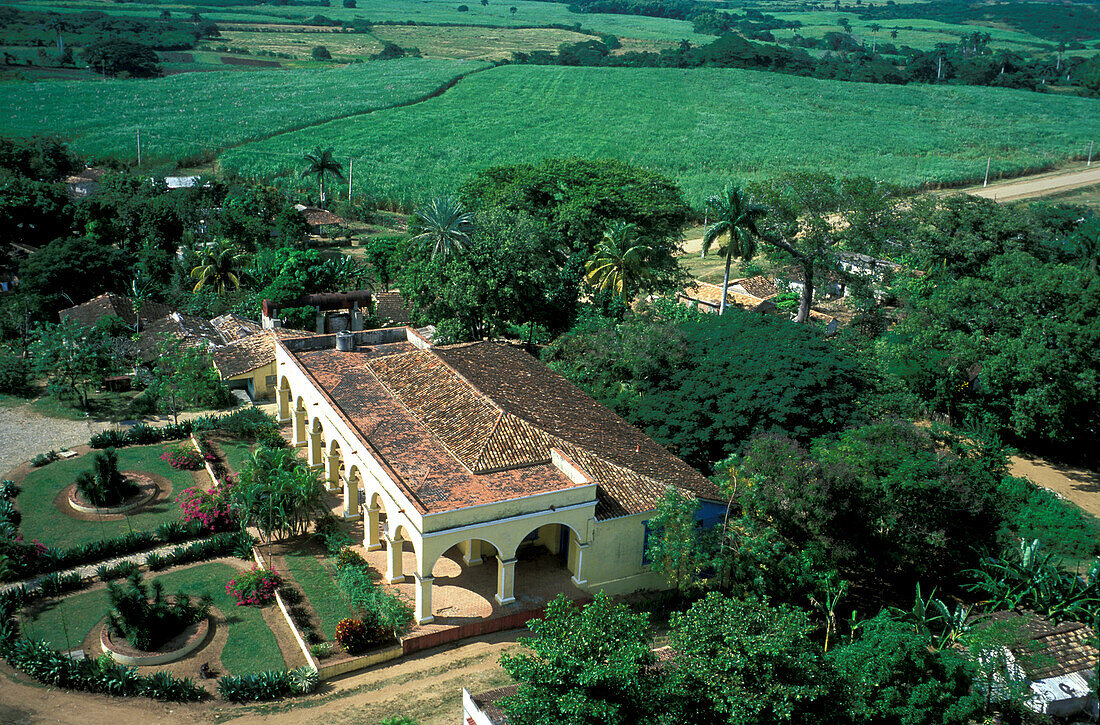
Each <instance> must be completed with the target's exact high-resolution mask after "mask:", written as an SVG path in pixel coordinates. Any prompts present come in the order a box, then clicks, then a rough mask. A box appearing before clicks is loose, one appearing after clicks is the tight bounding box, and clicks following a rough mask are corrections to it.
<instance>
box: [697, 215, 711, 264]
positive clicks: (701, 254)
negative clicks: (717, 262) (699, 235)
mask: <svg viewBox="0 0 1100 725" xmlns="http://www.w3.org/2000/svg"><path fill="white" fill-rule="evenodd" d="M707 211H710V210H709V209H708V210H707ZM706 236H707V212H703V238H704V239H705V238H706ZM706 258H707V248H706V246H705V245H704V244H701V243H700V245H699V259H706Z"/></svg>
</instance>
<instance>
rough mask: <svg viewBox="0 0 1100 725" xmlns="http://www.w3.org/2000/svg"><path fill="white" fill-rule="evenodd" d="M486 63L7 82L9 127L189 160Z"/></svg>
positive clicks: (92, 147) (86, 147)
mask: <svg viewBox="0 0 1100 725" xmlns="http://www.w3.org/2000/svg"><path fill="white" fill-rule="evenodd" d="M483 67H485V65H484V64H481V63H473V62H466V61H459V60H428V59H402V60H393V61H385V62H376V63H359V64H353V65H349V66H343V67H334V68H331V69H327V70H293V71H280V72H275V71H269V72H263V71H260V72H251V71H249V72H234V73H189V74H182V75H175V76H170V77H168V78H161V79H154V80H140V81H135V80H108V81H105V82H100V81H90V80H88V81H43V82H38V83H6V84H0V106H2V107H4V108H6V109H8V110H7V112H5V113H4V114H2V115H0V134H10V135H27V134H32V133H42V132H46V133H56V134H59V135H60V136H62V137H63V138H65V139H68V140H70V141H71V142H72V147H73V149H74V150H75V151H76V152H77V153H79V154H81V155H84V156H88V157H91V158H93V159H94V158H98V157H105V156H113V157H116V158H120V159H123V160H126V161H130V160H133V159H135V158H136V156H137V147H136V135H137V134H136V131H137V129H139V128H140V129H141V138H142V160H143V162H149V161H179V162H184V163H186V162H190V161H194V160H202V159H205V158H210V157H212V156H213V155H214V153H216V152H217V151H220V150H222V149H225V148H227V147H230V146H233V145H234V144H239V143H243V142H245V141H249V140H254V139H260V138H265V137H267V136H270V135H271V134H275V133H279V132H280V131H286V130H289V129H294V128H302V127H303V126H307V125H309V124H312V123H317V122H320V121H325V120H329V119H332V118H341V117H344V116H347V115H349V114H355V113H362V112H364V111H370V110H374V109H378V108H385V107H389V106H393V105H396V104H400V103H408V102H409V101H412V100H415V99H418V98H422V97H424V96H426V95H428V94H430V93H432V92H434V91H436V90H437V89H439V88H440V87H441V86H443V85H445V84H446V83H447V82H449V81H451V80H452V79H454V78H455V77H457V76H459V75H461V74H463V73H467V72H470V71H474V70H477V69H479V68H483Z"/></svg>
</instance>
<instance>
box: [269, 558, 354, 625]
mask: <svg viewBox="0 0 1100 725" xmlns="http://www.w3.org/2000/svg"><path fill="white" fill-rule="evenodd" d="M285 558H286V566H287V568H288V569H289V570H290V574H291V575H292V576H293V577H294V580H295V581H296V582H298V586H299V587H301V589H302V594H305V595H306V598H307V599H309V603H310V604H311V605H312V606H313V611H315V612H316V613H317V618H318V619H320V620H321V630H322V631H323V632H324V635H325V637H326V638H327V639H330V640H331V639H332V638H333V636H334V635H335V633H336V625H337V624H339V622H340V620H341V619H344V618H345V617H354V616H355V612H354V611H353V610H352V608H351V605H350V604H348V602H347V600H345V599H344V598H343V597H342V596H340V590H339V589H337V588H336V580H335V578H334V576H335V573H336V570H335V568H334V566H333V565H332V563H331V562H330V561H329V560H327V559H324V558H322V557H319V556H316V555H314V554H309V553H305V552H294V553H290V554H287V555H286V556H285Z"/></svg>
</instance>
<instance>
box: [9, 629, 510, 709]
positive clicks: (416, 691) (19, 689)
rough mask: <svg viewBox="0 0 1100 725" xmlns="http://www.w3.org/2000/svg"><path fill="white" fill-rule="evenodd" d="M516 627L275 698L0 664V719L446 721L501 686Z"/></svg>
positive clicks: (506, 681)
mask: <svg viewBox="0 0 1100 725" xmlns="http://www.w3.org/2000/svg"><path fill="white" fill-rule="evenodd" d="M521 634H523V631H522V630H519V631H512V632H501V633H498V634H492V635H486V636H484V637H477V638H474V639H469V640H465V641H464V642H462V643H461V644H458V645H457V646H452V647H448V648H440V649H435V650H431V651H429V652H427V653H422V654H417V655H413V656H410V657H408V658H406V659H402V660H398V661H396V662H394V663H392V664H388V665H382V666H380V667H376V668H372V669H369V670H366V671H364V672H360V673H356V674H352V675H348V676H346V677H343V678H339V679H336V680H333V681H331V682H326V683H323V685H322V687H321V691H320V692H318V693H316V694H314V695H310V696H308V697H303V698H297V699H293V700H287V701H284V702H281V703H268V704H259V705H248V706H243V705H230V704H228V703H226V702H222V701H220V700H215V701H212V702H207V703H200V704H198V705H177V704H166V703H161V702H155V701H153V700H147V699H144V698H135V699H121V698H108V697H106V696H103V695H88V694H84V693H78V692H68V691H64V690H57V689H55V688H48V687H44V686H41V685H38V684H37V683H33V682H30V680H29V678H27V677H26V676H25V675H23V674H21V673H15V672H14V671H13V670H12V669H11V668H10V667H8V666H7V665H0V723H4V724H5V725H9V724H10V725H30V724H32V723H34V724H37V723H65V724H66V725H68V724H70V723H80V725H160V724H161V723H164V724H165V725H177V724H179V725H183V724H184V723H187V724H190V723H196V722H198V723H214V722H228V723H233V724H234V725H261V724H262V725H352V724H353V723H355V724H356V725H359V724H361V725H374V724H375V723H377V722H378V721H380V720H382V719H383V718H387V717H392V716H394V715H409V716H410V717H413V718H416V719H418V720H420V721H421V722H422V723H423V724H424V725H453V723H456V722H458V720H459V715H460V713H461V712H462V688H463V687H466V688H467V689H469V690H470V691H471V692H483V691H485V690H491V689H494V688H497V687H502V686H504V685H506V684H508V682H509V679H508V676H507V675H506V674H505V673H504V671H503V670H502V669H501V667H500V665H499V664H498V660H499V659H500V655H501V654H503V653H505V652H507V651H510V650H514V649H515V648H516V647H517V645H516V643H515V642H516V637H517V636H519V635H521Z"/></svg>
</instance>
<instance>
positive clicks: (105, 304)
mask: <svg viewBox="0 0 1100 725" xmlns="http://www.w3.org/2000/svg"><path fill="white" fill-rule="evenodd" d="M172 311H173V310H172V308H171V307H169V306H168V305H165V304H161V303H160V302H149V301H146V302H143V303H142V305H141V310H140V314H139V315H137V316H135V314H134V300H133V299H131V298H130V297H126V296H124V295H116V294H112V293H110V292H108V293H105V294H101V295H100V296H99V297H93V298H92V299H90V300H88V301H87V302H83V303H81V304H79V305H75V306H73V307H69V308H66V309H64V310H61V311H60V312H59V313H58V315H59V316H60V317H61V319H62V320H66V319H72V320H75V321H76V322H79V323H80V324H82V325H94V324H95V323H96V322H98V321H99V320H100V319H102V318H104V317H106V316H108V315H116V316H117V317H120V318H121V319H122V321H123V322H124V323H126V324H127V325H130V326H131V327H132V326H134V325H135V324H136V323H137V321H138V317H140V318H141V324H142V325H143V326H144V325H147V324H148V323H150V322H152V321H154V320H158V319H160V318H162V317H166V316H167V315H170V314H171V313H172Z"/></svg>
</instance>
